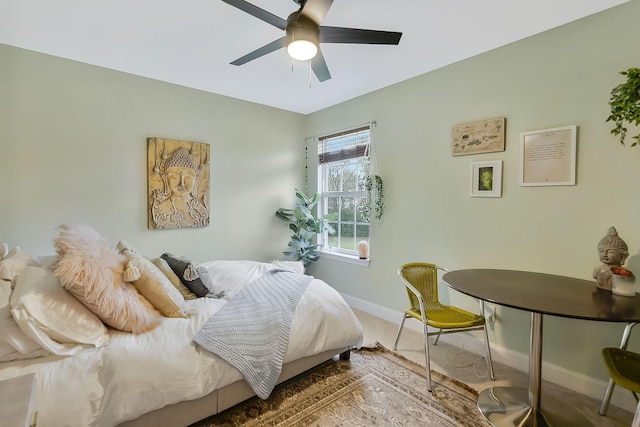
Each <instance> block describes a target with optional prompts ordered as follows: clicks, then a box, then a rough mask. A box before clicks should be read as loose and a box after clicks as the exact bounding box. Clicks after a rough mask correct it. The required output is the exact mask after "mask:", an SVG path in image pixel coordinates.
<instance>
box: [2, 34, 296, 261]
mask: <svg viewBox="0 0 640 427" xmlns="http://www.w3.org/2000/svg"><path fill="white" fill-rule="evenodd" d="M302 120H303V116H301V115H298V114H294V113H291V112H285V111H282V110H278V109H274V108H269V107H264V106H260V105H257V104H252V103H248V102H244V101H239V100H234V99H231V98H227V97H223V96H219V95H213V94H210V93H205V92H201V91H196V90H191V89H187V88H184V87H180V86H175V85H170V84H166V83H162V82H158V81H154V80H150V79H145V78H141V77H136V76H132V75H129V74H125V73H120V72H115V71H112V70H107V69H104V68H98V67H94V66H89V65H86V64H82V63H78V62H73V61H68V60H64V59H60V58H55V57H52V56H47V55H42V54H37V53H34V52H29V51H25V50H21V49H16V48H13V47H9V46H6V45H0V159H1V162H0V164H1V166H0V182H2V184H3V185H2V190H1V194H2V199H1V201H0V219H1V220H0V241H5V242H7V243H8V244H9V246H11V247H13V246H15V245H20V246H21V247H22V248H23V249H25V250H26V251H27V252H28V253H31V254H33V255H34V256H38V255H45V254H51V253H52V252H53V248H52V246H51V240H52V239H53V238H54V237H55V236H56V234H57V233H56V231H55V227H57V226H58V225H59V224H61V223H62V222H69V223H86V224H90V225H92V226H93V227H94V228H96V230H98V231H99V232H100V233H102V234H103V235H104V236H105V237H106V238H107V239H108V240H109V241H111V242H117V241H118V240H119V239H125V240H128V241H129V242H130V243H132V244H133V245H134V246H137V247H138V248H139V249H140V250H141V251H142V252H143V253H145V254H148V255H153V256H159V255H160V254H162V252H164V251H170V252H174V253H176V254H182V255H184V256H187V257H192V258H194V259H196V260H199V261H205V260H209V259H215V258H224V259H237V258H250V259H258V260H262V261H269V260H271V259H273V258H274V257H277V256H278V255H279V254H280V253H281V251H282V249H283V248H284V247H286V243H287V241H288V236H287V232H286V226H285V225H284V224H282V223H280V222H278V221H277V219H276V218H275V216H274V212H275V210H276V209H277V208H278V207H281V206H287V205H290V204H292V203H293V202H294V194H293V188H294V187H296V186H300V185H302V182H303V180H304V178H303V170H304V168H303V164H304V149H303V148H301V147H300V141H301V140H303V138H304V135H303V133H302ZM150 136H158V137H164V138H173V139H181V140H186V141H196V142H205V143H209V144H211V205H212V206H211V223H210V225H209V226H208V227H206V228H202V229H187V230H156V231H150V230H148V229H147V213H146V212H147V200H146V199H147V196H146V192H147V188H146V185H147V170H146V155H147V154H146V153H147V152H146V138H147V137H150Z"/></svg>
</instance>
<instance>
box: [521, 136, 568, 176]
mask: <svg viewBox="0 0 640 427" xmlns="http://www.w3.org/2000/svg"><path fill="white" fill-rule="evenodd" d="M577 128H578V127H577V126H575V125H572V126H564V127H557V128H552V129H542V130H536V131H531V132H521V133H520V150H521V153H520V185H521V186H523V187H531V186H551V185H576V140H577V137H576V134H577Z"/></svg>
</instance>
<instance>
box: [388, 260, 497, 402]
mask: <svg viewBox="0 0 640 427" xmlns="http://www.w3.org/2000/svg"><path fill="white" fill-rule="evenodd" d="M438 270H442V271H447V270H446V269H445V268H442V267H438V266H436V265H435V264H429V263H425V262H412V263H409V264H404V265H403V266H402V267H400V269H398V275H399V276H400V279H401V280H402V282H403V283H404V285H405V287H406V289H407V294H408V295H409V301H410V305H411V306H410V307H409V309H408V310H406V311H405V312H404V314H403V316H402V321H401V322H400V327H399V328H398V334H397V335H396V341H395V344H394V345H393V349H394V350H396V349H397V348H398V340H399V339H400V334H401V333H402V328H403V327H404V322H405V320H407V319H408V318H414V319H417V320H419V321H420V322H422V327H423V338H424V356H425V364H426V368H427V373H426V379H427V387H428V390H429V391H432V390H433V388H432V385H431V364H430V357H429V337H430V336H432V335H435V336H436V338H435V340H434V342H433V345H437V344H438V339H439V338H440V335H441V334H450V333H456V332H467V331H475V330H483V331H484V342H485V350H486V357H487V365H488V368H489V375H490V377H491V379H492V380H493V379H495V376H494V373H493V362H492V361H491V349H490V347H489V336H488V334H487V328H486V324H485V318H484V316H482V315H478V314H474V313H471V312H469V311H466V310H463V309H461V308H458V307H454V306H450V305H444V304H442V303H440V301H439V300H438ZM481 308H482V311H484V309H483V307H482V302H481ZM428 326H431V327H432V328H435V329H438V331H437V332H429V329H428Z"/></svg>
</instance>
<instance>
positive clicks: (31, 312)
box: [10, 266, 109, 355]
mask: <svg viewBox="0 0 640 427" xmlns="http://www.w3.org/2000/svg"><path fill="white" fill-rule="evenodd" d="M10 304H11V315H12V316H13V318H14V319H15V321H16V323H17V324H18V326H19V327H20V329H21V330H22V331H23V332H24V333H25V334H26V335H27V336H29V337H30V338H31V339H33V340H34V341H35V342H37V343H38V344H40V345H41V346H42V347H43V348H44V349H46V350H48V351H50V352H51V353H54V354H58V355H72V354H76V353H78V352H80V351H82V350H84V349H86V348H87V347H88V346H95V347H102V346H105V345H107V344H108V343H109V334H108V332H107V328H106V327H105V326H104V324H103V323H102V322H101V321H100V319H99V318H98V316H96V315H95V314H93V313H92V312H91V311H89V309H87V308H86V307H85V306H84V305H82V303H80V301H78V300H77V299H75V298H74V297H73V296H72V295H71V294H70V293H69V292H67V290H65V289H64V288H63V287H62V286H60V282H59V281H58V278H57V277H56V276H54V275H53V273H51V272H50V271H48V270H45V269H44V268H42V267H32V266H30V267H27V268H25V269H24V271H23V272H22V274H20V275H19V276H18V278H17V280H16V285H15V289H14V290H13V294H12V295H11V301H10Z"/></svg>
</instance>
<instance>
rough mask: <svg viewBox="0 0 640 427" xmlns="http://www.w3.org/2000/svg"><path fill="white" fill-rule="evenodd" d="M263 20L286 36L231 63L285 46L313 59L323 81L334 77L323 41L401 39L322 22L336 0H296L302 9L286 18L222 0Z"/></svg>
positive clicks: (389, 41) (384, 41)
mask: <svg viewBox="0 0 640 427" xmlns="http://www.w3.org/2000/svg"><path fill="white" fill-rule="evenodd" d="M222 1H224V2H225V3H228V4H230V5H231V6H234V7H236V8H238V9H240V10H242V11H244V12H246V13H248V14H249V15H252V16H254V17H256V18H258V19H260V20H261V21H264V22H266V23H269V24H271V25H273V26H274V27H277V28H279V29H281V30H285V36H284V37H282V38H279V39H278V40H275V41H273V42H271V43H269V44H267V45H264V46H262V47H261V48H258V49H256V50H254V51H253V52H251V53H248V54H246V55H244V56H242V57H240V58H238V59H236V60H235V61H233V62H231V64H232V65H242V64H246V63H247V62H249V61H253V60H254V59H257V58H260V57H261V56H264V55H266V54H268V53H271V52H274V51H276V50H278V49H281V48H283V47H286V48H287V52H288V53H289V55H290V56H291V57H292V58H294V59H299V60H303V61H306V60H310V61H311V69H312V70H313V72H314V74H315V75H316V77H317V78H318V80H319V81H321V82H323V81H325V80H329V79H330V78H331V73H329V68H328V67H327V63H326V62H325V60H324V57H323V55H322V51H321V50H320V43H352V44H389V45H397V44H399V43H400V37H402V33H397V32H393V31H377V30H363V29H359V28H342V27H327V26H322V25H320V24H321V23H322V21H323V20H324V17H325V15H326V14H327V12H328V11H329V8H330V7H331V5H332V4H333V0H293V1H294V2H295V3H297V4H298V5H299V6H300V9H298V10H297V11H295V12H293V13H292V14H291V15H289V17H288V18H287V19H282V18H280V17H279V16H276V15H274V14H272V13H269V12H267V11H266V10H264V9H261V8H259V7H258V6H255V5H253V4H251V3H248V2H246V1H245V0H222Z"/></svg>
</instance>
